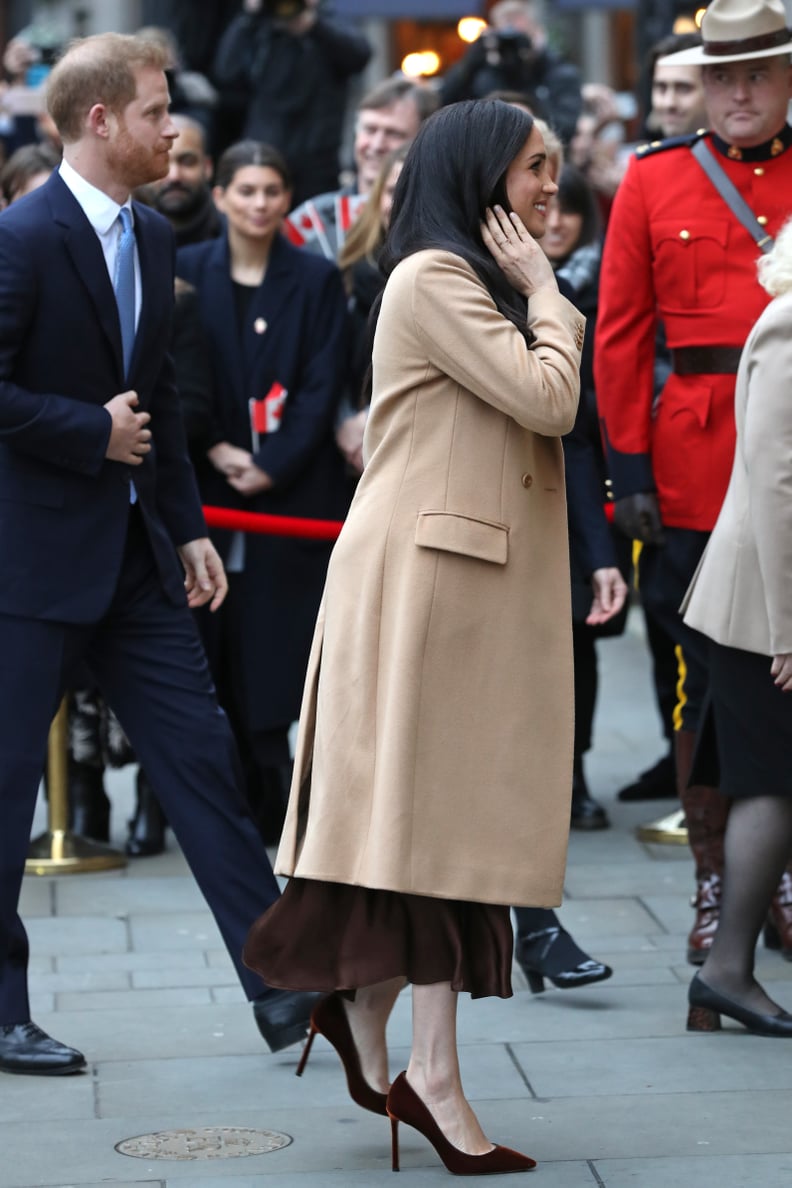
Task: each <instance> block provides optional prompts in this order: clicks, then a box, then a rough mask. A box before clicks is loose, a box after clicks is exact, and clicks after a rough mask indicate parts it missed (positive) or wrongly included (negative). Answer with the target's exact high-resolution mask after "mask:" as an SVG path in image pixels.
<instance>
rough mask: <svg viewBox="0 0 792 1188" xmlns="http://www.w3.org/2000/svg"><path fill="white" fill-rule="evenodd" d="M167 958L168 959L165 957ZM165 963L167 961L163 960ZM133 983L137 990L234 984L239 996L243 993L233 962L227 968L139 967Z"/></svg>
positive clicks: (133, 975) (134, 974) (133, 976)
mask: <svg viewBox="0 0 792 1188" xmlns="http://www.w3.org/2000/svg"><path fill="white" fill-rule="evenodd" d="M165 960H167V959H165ZM163 964H165V961H163ZM131 976H132V985H133V987H134V988H135V989H136V990H159V989H163V990H164V989H167V988H169V987H177V986H210V987H212V988H214V987H216V986H222V985H226V986H233V988H234V991H235V992H236V995H237V998H238V997H239V995H240V994H241V993H242V992H241V990H240V986H239V979H238V978H237V975H236V970H235V969H234V967H233V965H232V964H231V962H230V961H229V962H228V967H227V968H226V969H219V968H218V969H208V968H205V967H203V968H202V967H200V966H188V967H187V968H186V969H184V968H180V969H169V968H168V967H167V965H165V968H163V969H138V970H135V971H133V973H132V975H131Z"/></svg>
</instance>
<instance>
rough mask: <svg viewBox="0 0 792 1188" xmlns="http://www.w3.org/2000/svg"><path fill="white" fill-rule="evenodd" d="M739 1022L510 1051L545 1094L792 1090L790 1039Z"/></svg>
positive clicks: (538, 1091) (527, 1046)
mask: <svg viewBox="0 0 792 1188" xmlns="http://www.w3.org/2000/svg"><path fill="white" fill-rule="evenodd" d="M724 1025H725V1023H724ZM735 1028H736V1030H735V1032H734V1034H731V1033H730V1034H728V1035H726V1034H725V1033H723V1034H720V1035H696V1036H691V1035H689V1034H688V1033H686V1034H685V1035H684V1036H683V1037H679V1038H675V1037H669V1038H666V1039H638V1038H633V1039H630V1041H629V1043H624V1044H614V1043H612V1041H609V1040H595V1041H592V1040H581V1039H577V1038H576V1039H574V1040H569V1041H566V1042H564V1041H561V1042H559V1041H556V1042H554V1043H552V1044H545V1043H534V1044H531V1043H529V1044H514V1045H512V1049H511V1050H512V1052H513V1054H514V1056H515V1058H516V1060H517V1062H518V1063H519V1065H520V1067H521V1068H522V1069H523V1070H524V1072H525V1076H526V1078H527V1079H528V1080H529V1081H530V1084H531V1088H532V1089H533V1091H534V1092H535V1093H536V1094H537V1095H538V1096H539V1097H542V1098H545V1097H547V1098H562V1097H586V1098H589V1097H592V1096H596V1097H599V1096H608V1095H609V1096H611V1097H615V1096H618V1095H620V1094H626V1093H636V1094H658V1093H671V1094H673V1093H697V1092H702V1093H705V1092H707V1091H708V1090H710V1089H712V1088H713V1087H714V1086H717V1088H718V1090H720V1091H724V1092H728V1091H734V1092H740V1091H744V1092H746V1093H752V1092H754V1091H761V1090H769V1089H779V1090H792V1061H790V1059H789V1052H788V1051H786V1050H785V1049H784V1045H783V1044H781V1043H773V1042H772V1041H770V1042H768V1041H767V1039H766V1038H764V1037H761V1036H751V1035H747V1034H746V1033H745V1032H744V1031H743V1030H742V1029H741V1028H739V1025H735ZM738 1031H739V1032H740V1034H739V1035H738V1034H737V1032H738Z"/></svg>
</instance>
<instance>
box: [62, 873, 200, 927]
mask: <svg viewBox="0 0 792 1188" xmlns="http://www.w3.org/2000/svg"><path fill="white" fill-rule="evenodd" d="M56 902H57V913H58V915H59V916H85V915H93V914H97V915H98V914H101V915H105V916H140V915H146V914H149V913H151V912H162V913H163V915H165V916H166V917H167V916H170V915H171V914H175V913H184V912H193V911H198V912H203V911H207V910H208V909H207V907H206V901H205V899H204V898H203V896H202V895H201V892H200V891H199V890H198V884H197V883H196V881H195V879H194V878H193V877H192V876H191V875H190V876H188V877H171V878H154V877H149V878H144V877H142V876H141V877H139V878H135V879H129V878H122V879H118V878H116V879H111V878H103V877H102V878H100V877H98V876H96V877H94V878H92V879H88V878H87V877H81V878H80V881H79V882H76V881H74V880H61V882H60V885H59V886H58V889H57V895H56Z"/></svg>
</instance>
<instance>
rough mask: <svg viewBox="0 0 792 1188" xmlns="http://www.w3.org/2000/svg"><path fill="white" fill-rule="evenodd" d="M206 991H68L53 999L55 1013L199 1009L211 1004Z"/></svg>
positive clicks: (190, 988)
mask: <svg viewBox="0 0 792 1188" xmlns="http://www.w3.org/2000/svg"><path fill="white" fill-rule="evenodd" d="M211 1001H212V1000H211V998H210V996H209V991H208V990H207V989H206V988H205V987H202V986H181V987H178V988H176V989H172V990H115V991H111V990H108V991H96V992H88V993H84V994H74V993H71V992H69V991H67V992H65V993H63V994H58V995H57V996H56V1007H57V1009H58V1010H59V1011H86V1010H88V1011H115V1010H123V1009H124V1007H130V1008H132V1009H137V1008H142V1009H143V1010H147V1011H151V1010H159V1008H160V1007H174V1006H202V1005H203V1004H204V1003H209V1002H211Z"/></svg>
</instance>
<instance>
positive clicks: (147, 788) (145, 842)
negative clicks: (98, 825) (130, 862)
mask: <svg viewBox="0 0 792 1188" xmlns="http://www.w3.org/2000/svg"><path fill="white" fill-rule="evenodd" d="M166 825H167V822H166V820H165V814H164V813H163V811H162V808H161V807H160V802H159V801H158V800H157V796H156V793H155V791H154V789H153V788H152V786H151V784H150V783H149V780H148V776H147V775H146V773H145V772H144V771H143V770H142V768H140V769H138V773H137V800H136V802H135V815H134V817H133V818H132V820H131V821H130V822H129V837H128V838H127V840H126V845H125V846H124V849H125V851H126V853H127V854H128V855H129V857H130V858H150V857H151V856H152V855H153V854H162V853H163V851H164V850H165V827H166Z"/></svg>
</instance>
